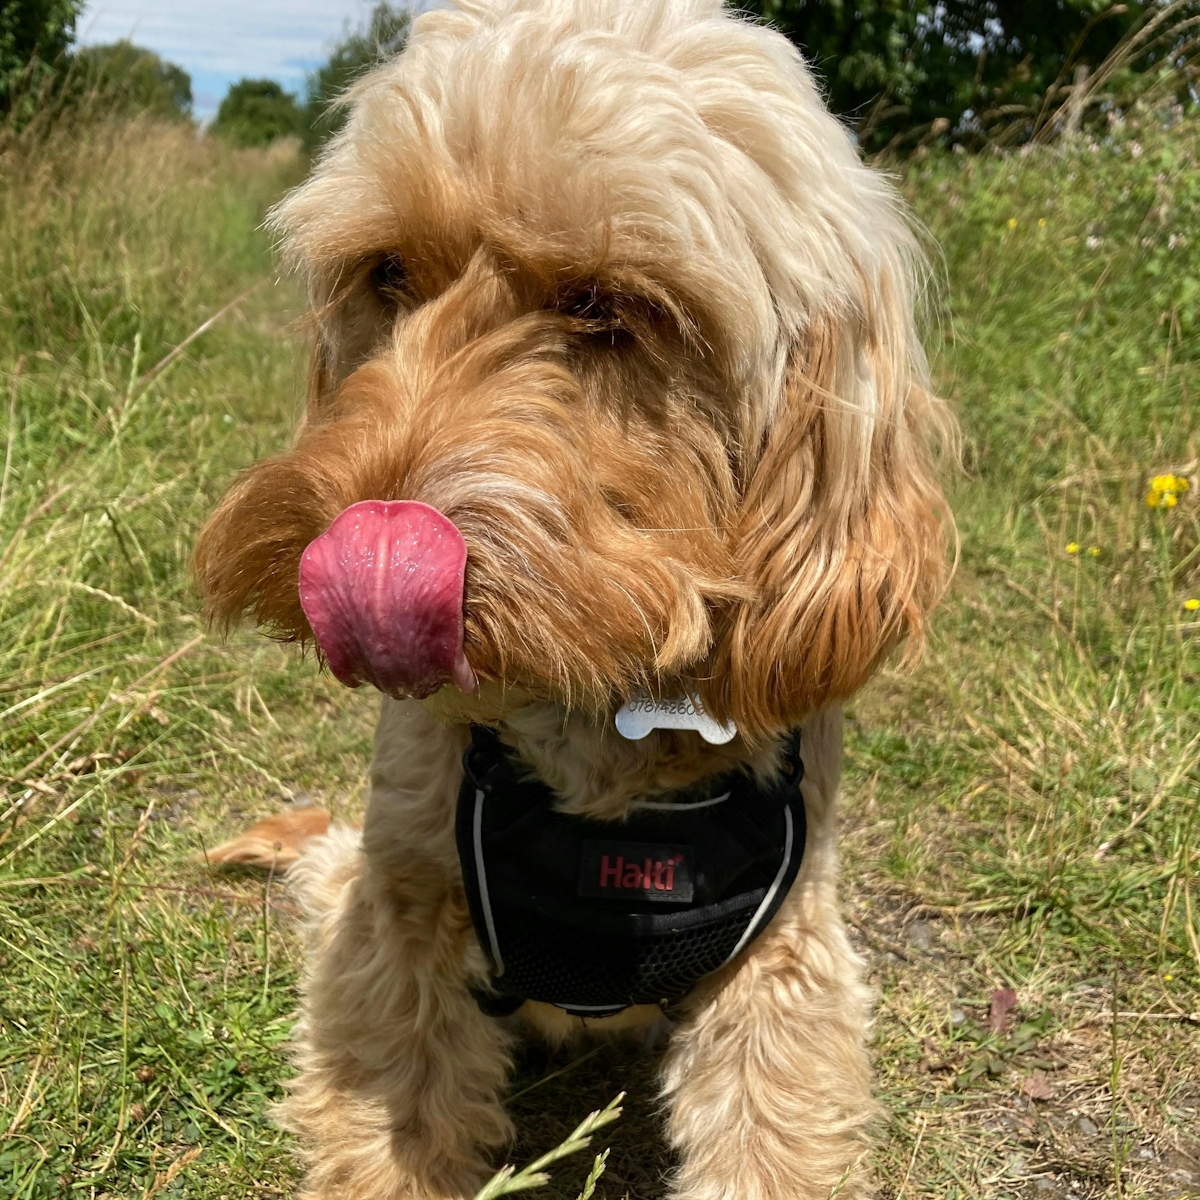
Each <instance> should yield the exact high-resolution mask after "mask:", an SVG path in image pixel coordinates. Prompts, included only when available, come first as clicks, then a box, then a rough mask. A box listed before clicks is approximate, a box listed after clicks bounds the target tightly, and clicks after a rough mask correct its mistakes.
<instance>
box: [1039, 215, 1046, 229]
mask: <svg viewBox="0 0 1200 1200" xmlns="http://www.w3.org/2000/svg"><path fill="white" fill-rule="evenodd" d="M1038 228H1039V229H1045V228H1046V218H1045V217H1038Z"/></svg>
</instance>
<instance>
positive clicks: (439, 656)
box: [300, 500, 476, 698]
mask: <svg viewBox="0 0 1200 1200" xmlns="http://www.w3.org/2000/svg"><path fill="white" fill-rule="evenodd" d="M466 565H467V547H466V543H465V542H464V541H463V537H462V534H461V533H459V531H458V529H457V528H455V525H454V522H453V521H451V520H450V519H449V518H448V517H446V516H443V515H442V513H440V512H438V510H437V509H436V508H430V506H429V505H428V504H421V503H419V502H418V501H416V500H386V501H385V500H363V501H361V502H360V503H358V504H352V505H351V506H350V507H349V508H348V509H346V510H345V511H344V512H342V513H341V514H339V516H338V517H337V519H336V520H335V521H334V522H333V524H332V525H330V526H329V528H328V529H327V530H326V531H325V532H324V533H323V534H321V536H320V537H318V538H315V539H314V540H313V541H312V542H310V543H309V545H308V548H307V549H306V550H305V551H304V554H303V556H302V557H301V559H300V603H301V605H303V607H304V614H305V616H307V617H308V622H309V624H310V625H311V626H312V631H313V633H314V635H315V636H316V639H317V642H318V643H319V644H320V647H321V650H322V652H323V653H324V655H325V660H326V661H327V662H328V663H329V669H330V670H331V671H332V672H333V673H334V675H336V676H337V677H338V679H340V680H341V681H342V683H344V684H346V685H348V686H349V687H358V686H359V684H361V683H371V684H374V685H375V686H376V687H377V688H378V689H379V690H380V691H381V692H387V693H388V694H389V695H392V696H400V695H407V696H416V697H418V698H421V697H424V696H428V695H430V694H431V693H432V692H435V691H437V689H438V688H440V687H441V686H442V685H443V684H444V683H454V684H457V686H458V687H459V688H460V689H461V690H462V691H463V692H467V693H469V692H473V691H474V690H475V686H476V683H475V674H474V672H473V671H472V670H471V667H470V664H469V663H468V662H467V659H466V655H465V654H464V653H463V574H464V572H465V570H466Z"/></svg>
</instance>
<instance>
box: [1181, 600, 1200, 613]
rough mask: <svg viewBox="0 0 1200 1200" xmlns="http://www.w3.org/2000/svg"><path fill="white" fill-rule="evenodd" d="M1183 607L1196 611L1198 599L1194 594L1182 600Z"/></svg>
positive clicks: (1198, 605)
mask: <svg viewBox="0 0 1200 1200" xmlns="http://www.w3.org/2000/svg"><path fill="white" fill-rule="evenodd" d="M1183 607H1184V608H1186V609H1187V610H1188V612H1196V611H1197V610H1198V609H1200V600H1197V599H1196V597H1195V596H1189V597H1188V598H1187V599H1186V600H1185V601H1184V602H1183Z"/></svg>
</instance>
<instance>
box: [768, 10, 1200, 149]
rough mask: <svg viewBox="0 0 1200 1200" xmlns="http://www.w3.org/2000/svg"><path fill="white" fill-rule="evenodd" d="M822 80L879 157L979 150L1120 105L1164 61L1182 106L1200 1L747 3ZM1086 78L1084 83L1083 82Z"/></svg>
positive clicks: (1098, 114)
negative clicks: (1066, 115) (938, 148)
mask: <svg viewBox="0 0 1200 1200" xmlns="http://www.w3.org/2000/svg"><path fill="white" fill-rule="evenodd" d="M744 7H745V8H746V9H748V10H749V11H751V12H753V13H756V14H757V15H759V16H761V17H764V18H766V19H767V20H768V21H770V22H771V23H772V24H773V25H775V26H776V27H777V28H778V29H780V30H782V31H783V32H784V33H785V34H787V36H788V37H789V38H791V40H792V41H794V42H795V43H796V44H797V45H798V46H799V47H800V48H801V49H802V50H803V51H804V53H805V55H806V56H807V57H808V58H809V59H810V60H811V61H812V63H813V65H814V66H815V68H816V69H817V71H818V72H819V73H821V74H823V75H824V78H825V85H826V89H827V91H828V95H829V100H830V103H831V105H832V107H833V109H834V111H836V112H838V113H840V114H842V115H844V116H846V117H847V118H849V120H850V122H851V124H853V125H854V127H855V129H856V132H857V134H858V137H859V140H860V141H861V142H862V143H863V144H864V145H865V146H866V147H867V148H868V149H872V150H879V149H882V148H884V147H890V148H893V149H903V148H906V147H911V146H912V145H914V144H915V143H917V142H919V141H920V140H921V139H923V138H942V137H949V139H950V140H952V141H955V142H958V143H962V144H965V145H967V146H970V147H971V148H979V147H980V146H982V145H984V144H986V143H987V142H988V141H990V140H998V141H1001V142H1009V143H1011V142H1017V141H1027V140H1029V139H1031V138H1033V137H1035V136H1040V135H1043V134H1050V133H1054V132H1056V131H1057V129H1058V128H1059V122H1058V118H1059V115H1060V114H1061V113H1062V110H1063V107H1064V105H1065V104H1067V102H1068V99H1069V97H1071V96H1072V94H1074V92H1075V80H1076V71H1077V70H1079V71H1081V72H1084V73H1085V74H1084V75H1081V77H1080V83H1081V88H1080V92H1079V95H1080V98H1081V99H1083V100H1084V101H1085V103H1084V105H1083V110H1082V112H1081V113H1080V116H1081V117H1082V118H1083V119H1084V120H1085V121H1086V120H1088V119H1089V118H1091V119H1100V118H1101V117H1102V116H1103V113H1102V111H1101V109H1102V104H1101V100H1102V99H1107V100H1110V101H1112V100H1115V101H1116V102H1117V103H1120V104H1122V105H1124V104H1126V103H1127V102H1128V101H1129V100H1130V99H1132V97H1133V96H1134V95H1136V94H1138V93H1139V92H1140V91H1141V90H1143V88H1144V86H1145V85H1146V84H1147V83H1149V82H1151V80H1150V79H1149V78H1148V73H1155V72H1157V71H1158V70H1159V69H1160V68H1161V67H1162V66H1163V65H1164V63H1166V64H1169V65H1171V66H1173V67H1175V68H1176V70H1175V71H1174V72H1172V76H1173V77H1172V78H1171V79H1170V80H1169V82H1168V86H1169V87H1170V88H1171V89H1172V90H1175V91H1177V92H1178V93H1179V98H1180V99H1183V98H1184V97H1185V96H1186V95H1187V92H1188V88H1189V86H1190V85H1191V84H1192V82H1193V80H1194V76H1195V72H1194V68H1193V67H1192V65H1191V63H1190V57H1191V56H1192V55H1193V54H1194V52H1195V47H1196V41H1195V33H1196V30H1195V21H1196V14H1197V11H1198V8H1200V6H1198V5H1197V3H1196V2H1195V0H1130V2H1129V3H1126V4H1109V3H1108V0H1103V2H1101V0H1008V2H1007V3H1004V4H997V3H996V2H995V0H858V2H857V3H854V4H847V3H843V0H746V3H745V4H744ZM1085 79H1086V82H1085Z"/></svg>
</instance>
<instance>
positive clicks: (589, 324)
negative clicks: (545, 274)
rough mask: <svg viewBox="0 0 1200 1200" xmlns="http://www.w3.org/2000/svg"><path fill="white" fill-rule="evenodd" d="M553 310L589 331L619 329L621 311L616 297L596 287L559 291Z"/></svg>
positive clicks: (600, 331) (597, 331) (601, 331)
mask: <svg viewBox="0 0 1200 1200" xmlns="http://www.w3.org/2000/svg"><path fill="white" fill-rule="evenodd" d="M553 307H554V310H555V311H556V312H559V313H562V315H563V316H564V317H570V318H571V320H572V321H578V322H579V324H580V325H583V326H585V327H586V328H587V331H588V332H589V333H603V332H606V331H608V330H611V329H620V327H621V324H622V321H621V312H620V308H619V306H618V304H617V301H616V297H614V296H612V295H611V294H609V293H608V292H605V291H602V290H601V289H600V288H597V287H587V288H580V289H572V290H569V291H564V292H561V293H560V294H559V295H558V296H556V297H555V300H554V306H553Z"/></svg>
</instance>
